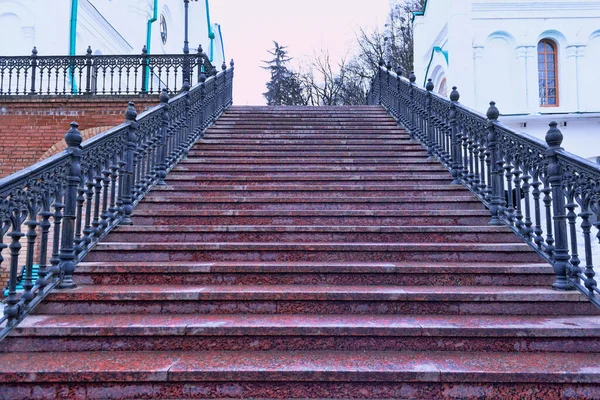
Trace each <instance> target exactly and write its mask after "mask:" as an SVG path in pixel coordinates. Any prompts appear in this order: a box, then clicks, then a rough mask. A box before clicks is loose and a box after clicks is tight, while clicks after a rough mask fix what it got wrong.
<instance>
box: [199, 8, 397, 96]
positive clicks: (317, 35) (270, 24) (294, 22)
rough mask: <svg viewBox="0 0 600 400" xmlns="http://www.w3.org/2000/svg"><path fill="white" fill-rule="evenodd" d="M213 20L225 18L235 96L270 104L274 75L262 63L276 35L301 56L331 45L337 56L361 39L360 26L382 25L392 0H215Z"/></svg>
mask: <svg viewBox="0 0 600 400" xmlns="http://www.w3.org/2000/svg"><path fill="white" fill-rule="evenodd" d="M210 7H211V10H210V12H211V21H212V22H217V23H219V24H221V30H222V33H223V42H224V44H225V56H226V57H227V58H228V59H231V58H233V59H234V61H235V78H234V83H233V88H234V89H233V90H234V95H233V101H234V104H237V105H247V104H250V105H253V104H265V99H264V97H263V96H262V93H264V92H265V91H266V87H265V84H266V82H267V81H268V79H269V73H268V71H266V70H264V69H262V68H260V67H261V66H262V65H264V64H263V63H262V62H261V61H262V60H269V59H270V58H271V56H270V55H269V54H268V53H267V50H269V49H272V48H273V40H276V41H277V42H279V44H280V45H284V46H288V51H289V54H290V56H292V57H293V58H295V61H300V60H302V59H303V58H306V57H307V56H310V55H312V54H313V51H315V50H316V51H317V52H318V51H320V49H321V48H323V49H326V48H327V49H329V53H330V54H331V56H332V59H333V60H334V61H337V60H339V59H340V58H341V57H342V56H343V55H345V54H346V53H347V52H348V51H349V50H350V49H351V48H352V44H353V43H354V42H355V34H354V32H355V31H357V28H358V27H363V28H365V29H369V28H370V27H373V26H380V27H382V26H383V24H384V23H385V19H386V16H387V14H388V10H389V0H366V1H365V0H361V1H359V0H302V1H299V0H211V2H210Z"/></svg>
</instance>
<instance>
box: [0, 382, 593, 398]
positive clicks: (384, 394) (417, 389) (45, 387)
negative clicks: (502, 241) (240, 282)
mask: <svg viewBox="0 0 600 400" xmlns="http://www.w3.org/2000/svg"><path fill="white" fill-rule="evenodd" d="M90 378H92V377H90ZM3 390H4V393H5V394H6V398H7V399H42V398H43V399H68V400H84V399H85V400H87V399H89V400H107V399H110V400H121V399H131V398H140V399H141V398H144V399H165V398H168V399H196V398H197V399H223V398H257V399H293V398H302V399H325V398H327V399H336V398H337V399H351V398H352V399H356V398H365V399H394V398H396V399H446V398H454V399H483V398H488V399H507V398H509V397H510V398H513V399H578V400H593V399H598V398H600V387H599V386H598V385H597V384H593V383H592V384H586V383H577V384H569V383H564V384H553V383H547V382H542V383H442V382H427V383H419V382H414V379H408V378H407V379H399V378H398V377H397V376H396V377H390V378H389V382H383V381H382V382H362V381H360V380H356V379H355V380H354V382H269V381H268V379H264V378H263V379H260V380H257V381H256V382H240V381H237V380H235V379H234V378H231V379H229V380H227V381H223V382H181V383H165V382H148V383H144V382H141V383H128V382H118V383H99V384H93V383H76V384H73V383H71V384H68V383H42V382H39V383H35V384H31V383H30V384H28V383H14V384H6V385H3ZM481 393H484V394H485V395H478V394H481ZM449 394H450V396H451V397H449ZM507 396H509V397H507Z"/></svg>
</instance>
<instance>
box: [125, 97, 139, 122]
mask: <svg viewBox="0 0 600 400" xmlns="http://www.w3.org/2000/svg"><path fill="white" fill-rule="evenodd" d="M136 118H137V111H135V103H134V102H133V101H130V102H129V104H128V105H127V111H125V119H126V120H127V121H135V119H136Z"/></svg>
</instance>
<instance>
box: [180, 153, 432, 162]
mask: <svg viewBox="0 0 600 400" xmlns="http://www.w3.org/2000/svg"><path fill="white" fill-rule="evenodd" d="M407 160H410V163H411V164H423V163H426V164H431V160H428V159H427V154H424V153H421V152H419V153H416V152H415V153H414V154H413V153H411V154H403V159H398V158H378V159H374V158H371V157H370V158H331V157H303V158H290V157H288V156H281V157H252V156H248V157H232V156H230V157H223V156H222V155H213V156H202V157H194V158H188V159H186V160H182V161H181V165H186V164H232V163H235V164H254V165H256V164H278V165H290V164H291V165H293V164H300V165H302V164H306V163H310V164H311V165H313V164H319V165H323V164H324V165H337V164H350V165H386V164H404V163H406V161H407Z"/></svg>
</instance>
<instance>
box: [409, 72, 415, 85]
mask: <svg viewBox="0 0 600 400" xmlns="http://www.w3.org/2000/svg"><path fill="white" fill-rule="evenodd" d="M408 80H409V81H410V83H415V82H416V81H417V76H416V75H415V71H410V75H409V76H408Z"/></svg>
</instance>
